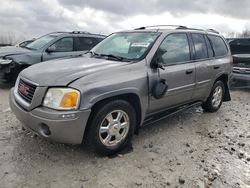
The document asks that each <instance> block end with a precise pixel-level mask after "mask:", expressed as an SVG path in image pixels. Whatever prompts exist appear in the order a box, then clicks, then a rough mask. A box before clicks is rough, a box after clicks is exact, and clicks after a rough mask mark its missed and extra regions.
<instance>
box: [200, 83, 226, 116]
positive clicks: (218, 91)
mask: <svg viewBox="0 0 250 188" xmlns="http://www.w3.org/2000/svg"><path fill="white" fill-rule="evenodd" d="M224 94H225V85H224V83H223V82H222V81H217V82H216V83H215V84H214V86H213V88H212V91H211V93H210V96H209V97H208V99H207V101H206V102H205V103H203V104H202V108H203V109H204V110H205V111H207V112H217V111H218V110H219V109H220V106H221V104H222V102H223V98H224Z"/></svg>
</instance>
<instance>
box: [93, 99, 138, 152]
mask: <svg viewBox="0 0 250 188" xmlns="http://www.w3.org/2000/svg"><path fill="white" fill-rule="evenodd" d="M93 113H94V114H93V116H92V118H91V122H90V128H89V133H88V137H89V142H90V144H91V145H92V146H94V149H95V150H96V152H97V153H99V154H102V155H112V154H115V153H117V152H118V151H120V150H121V149H123V148H124V147H125V146H127V144H128V143H129V142H130V140H131V138H132V136H133V134H134V131H135V127H136V115H135V110H134V108H133V106H132V105H131V104H130V103H128V102H127V101H124V100H115V101H111V102H108V103H106V104H104V105H103V106H102V107H100V108H99V109H97V110H95V111H94V112H93Z"/></svg>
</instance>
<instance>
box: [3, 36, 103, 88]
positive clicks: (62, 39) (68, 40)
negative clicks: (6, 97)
mask: <svg viewBox="0 0 250 188" xmlns="http://www.w3.org/2000/svg"><path fill="white" fill-rule="evenodd" d="M104 38H105V37H104V36H103V35H96V34H91V33H87V32H80V31H73V32H55V33H50V34H47V35H45V36H42V37H40V38H38V39H36V40H35V41H33V42H32V43H30V44H28V45H27V46H25V47H23V48H19V47H15V46H13V47H5V48H4V47H3V48H0V83H1V82H11V81H15V80H16V77H17V75H18V74H19V72H21V71H22V70H23V69H24V68H27V67H28V66H30V65H34V64H37V63H40V62H43V61H48V60H51V59H58V58H62V57H72V56H78V55H81V54H83V53H84V52H86V51H87V50H90V49H91V48H93V47H94V46H95V45H96V44H98V43H99V42H100V41H102V40H103V39H104Z"/></svg>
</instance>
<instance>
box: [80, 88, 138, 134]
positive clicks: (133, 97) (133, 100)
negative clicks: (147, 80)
mask: <svg viewBox="0 0 250 188" xmlns="http://www.w3.org/2000/svg"><path fill="white" fill-rule="evenodd" d="M113 100H125V101H127V102H129V103H130V104H131V105H132V106H133V107H134V109H135V112H136V129H135V134H137V133H138V130H139V127H140V125H141V123H142V107H141V101H140V97H139V96H138V95H137V94H135V93H126V94H119V95H114V96H111V97H107V98H104V99H101V100H99V101H96V102H95V104H94V105H93V106H92V107H91V113H90V116H89V119H88V121H87V126H86V129H85V132H84V137H86V136H87V133H88V131H89V128H90V122H91V121H92V120H93V117H94V114H95V112H96V110H97V109H98V108H99V107H100V106H102V105H105V104H107V103H108V102H110V101H113Z"/></svg>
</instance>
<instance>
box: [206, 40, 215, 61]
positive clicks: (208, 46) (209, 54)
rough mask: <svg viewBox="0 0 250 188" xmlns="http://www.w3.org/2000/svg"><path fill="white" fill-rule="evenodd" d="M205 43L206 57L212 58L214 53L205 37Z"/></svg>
mask: <svg viewBox="0 0 250 188" xmlns="http://www.w3.org/2000/svg"><path fill="white" fill-rule="evenodd" d="M205 39H206V43H207V51H208V57H209V58H210V57H214V52H213V49H212V46H211V42H210V41H209V40H208V38H207V36H205Z"/></svg>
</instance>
